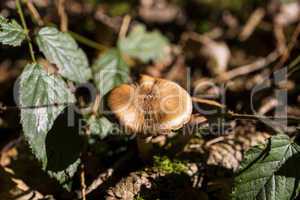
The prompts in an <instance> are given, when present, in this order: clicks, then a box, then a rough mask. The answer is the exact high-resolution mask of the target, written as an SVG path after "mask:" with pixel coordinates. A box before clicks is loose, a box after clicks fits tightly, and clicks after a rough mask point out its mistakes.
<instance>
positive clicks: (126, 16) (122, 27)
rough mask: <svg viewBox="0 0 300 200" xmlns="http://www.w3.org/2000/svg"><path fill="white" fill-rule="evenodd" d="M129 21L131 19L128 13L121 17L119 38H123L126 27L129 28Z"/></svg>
mask: <svg viewBox="0 0 300 200" xmlns="http://www.w3.org/2000/svg"><path fill="white" fill-rule="evenodd" d="M130 21H131V17H130V15H125V17H124V18H123V22H122V25H121V28H120V32H119V38H125V36H126V34H127V31H128V28H129V25H130Z"/></svg>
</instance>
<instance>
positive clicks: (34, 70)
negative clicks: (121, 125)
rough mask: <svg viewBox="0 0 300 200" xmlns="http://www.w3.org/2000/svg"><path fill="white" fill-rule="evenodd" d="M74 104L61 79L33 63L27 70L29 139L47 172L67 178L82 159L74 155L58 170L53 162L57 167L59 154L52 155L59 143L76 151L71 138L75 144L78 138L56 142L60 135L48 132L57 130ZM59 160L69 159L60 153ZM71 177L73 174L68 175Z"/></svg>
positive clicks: (24, 118) (24, 113) (23, 100)
mask: <svg viewBox="0 0 300 200" xmlns="http://www.w3.org/2000/svg"><path fill="white" fill-rule="evenodd" d="M74 102H75V97H74V96H73V94H72V93H71V92H70V91H69V90H68V88H67V86H66V84H65V82H64V81H63V80H62V79H61V78H59V77H57V76H55V75H49V74H47V73H46V71H44V70H43V69H42V67H41V66H40V65H38V64H30V65H27V66H26V67H25V69H24V71H23V73H22V75H21V81H20V105H21V106H22V109H21V123H22V126H23V131H24V135H25V139H26V140H27V141H28V143H29V145H30V147H31V149H32V152H33V154H34V155H35V156H36V158H37V159H38V160H39V161H41V163H42V166H43V169H47V170H51V171H52V172H53V173H52V174H54V175H59V176H60V177H62V176H63V175H62V173H65V172H68V168H69V167H71V168H72V169H73V168H74V166H73V163H75V162H78V161H77V159H78V157H76V156H73V157H72V158H71V159H73V162H69V163H67V164H64V165H63V167H60V168H57V167H56V168H55V167H53V165H54V164H53V163H55V164H56V165H57V164H58V163H60V162H58V161H53V159H54V158H55V154H54V153H53V151H52V152H51V153H49V151H50V150H51V149H53V148H55V149H56V150H57V149H59V148H58V147H59V145H58V142H61V141H64V144H63V145H62V146H63V147H64V148H66V149H65V151H66V152H68V151H72V152H74V150H72V149H67V147H68V143H69V144H71V142H70V141H71V140H70V138H72V141H74V137H73V136H70V137H69V139H67V140H61V139H58V140H56V142H53V141H54V139H52V138H53V136H55V135H57V134H55V133H51V134H48V132H49V131H53V125H54V121H55V120H56V119H57V117H58V116H59V115H60V114H61V113H62V111H63V110H64V109H65V108H66V105H67V104H72V103H74ZM64 123H66V121H65V122H64ZM55 130H56V129H55ZM76 131H78V129H77V130H76ZM57 132H58V134H59V135H61V136H62V135H64V134H68V132H66V131H62V130H60V131H59V129H58V131H57ZM49 135H50V137H49ZM57 157H60V158H64V162H66V160H67V159H66V158H67V157H68V156H65V157H62V156H61V154H60V155H59V156H57ZM68 174H72V173H71V172H68ZM63 181H64V180H63Z"/></svg>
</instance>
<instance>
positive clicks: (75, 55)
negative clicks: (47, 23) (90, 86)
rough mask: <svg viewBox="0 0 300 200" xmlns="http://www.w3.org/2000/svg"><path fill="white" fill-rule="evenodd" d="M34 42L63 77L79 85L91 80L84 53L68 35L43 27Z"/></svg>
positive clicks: (52, 28)
mask: <svg viewBox="0 0 300 200" xmlns="http://www.w3.org/2000/svg"><path fill="white" fill-rule="evenodd" d="M36 40H37V43H38V46H39V49H40V50H41V51H42V52H43V54H44V55H45V57H46V58H47V59H48V60H49V61H50V62H51V63H53V64H56V65H57V67H58V69H59V73H60V74H61V75H62V76H63V77H65V78H67V79H69V80H71V81H74V82H79V83H84V82H87V81H88V80H89V79H90V78H91V70H90V68H89V63H88V59H87V57H86V55H85V53H84V52H83V51H82V49H80V48H79V47H78V45H77V43H76V42H75V40H74V39H73V38H72V37H71V36H70V35H69V34H68V33H63V32H60V31H58V30H57V29H56V28H54V27H45V28H42V29H41V30H40V31H39V33H38V36H37V38H36Z"/></svg>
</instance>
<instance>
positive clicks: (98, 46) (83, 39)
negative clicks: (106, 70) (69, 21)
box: [68, 31, 108, 51]
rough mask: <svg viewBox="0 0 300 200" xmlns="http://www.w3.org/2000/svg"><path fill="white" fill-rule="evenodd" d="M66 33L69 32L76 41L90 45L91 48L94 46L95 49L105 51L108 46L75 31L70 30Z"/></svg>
mask: <svg viewBox="0 0 300 200" xmlns="http://www.w3.org/2000/svg"><path fill="white" fill-rule="evenodd" d="M68 33H70V34H71V36H72V37H73V38H74V39H75V40H77V41H78V42H80V43H82V44H84V45H86V46H88V47H91V48H94V49H97V50H99V51H106V50H108V47H106V46H104V45H103V44H99V43H97V42H94V41H93V40H90V39H88V38H86V37H84V36H82V35H80V34H78V33H75V32H72V31H69V32H68Z"/></svg>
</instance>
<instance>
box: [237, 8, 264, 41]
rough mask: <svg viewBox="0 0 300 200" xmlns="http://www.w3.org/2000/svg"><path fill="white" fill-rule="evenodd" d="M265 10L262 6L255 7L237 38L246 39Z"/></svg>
mask: <svg viewBox="0 0 300 200" xmlns="http://www.w3.org/2000/svg"><path fill="white" fill-rule="evenodd" d="M265 13H266V12H265V10H264V9H263V8H257V9H256V10H255V11H254V12H253V13H252V14H251V16H250V17H249V19H248V21H247V23H246V25H245V26H244V27H243V29H242V31H241V33H240V35H239V39H240V40H241V41H245V40H247V39H248V38H249V37H250V36H251V35H252V33H253V32H254V30H255V28H256V27H257V26H258V25H259V23H260V22H261V21H262V19H263V18H264V16H265Z"/></svg>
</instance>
